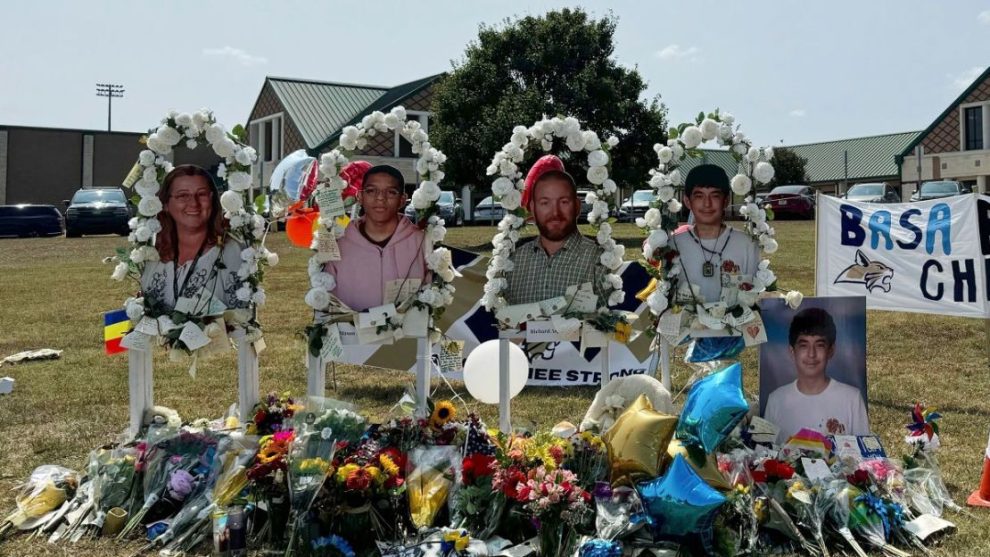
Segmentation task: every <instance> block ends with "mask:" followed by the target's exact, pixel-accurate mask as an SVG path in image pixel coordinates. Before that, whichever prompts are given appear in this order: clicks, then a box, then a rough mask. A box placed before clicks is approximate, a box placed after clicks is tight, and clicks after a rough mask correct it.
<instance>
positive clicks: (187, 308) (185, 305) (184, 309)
mask: <svg viewBox="0 0 990 557" xmlns="http://www.w3.org/2000/svg"><path fill="white" fill-rule="evenodd" d="M197 302H198V300H197V299H196V298H190V297H188V296H179V299H178V300H176V301H175V307H174V308H173V309H174V310H175V311H176V312H177V313H184V314H186V315H195V314H196V306H197Z"/></svg>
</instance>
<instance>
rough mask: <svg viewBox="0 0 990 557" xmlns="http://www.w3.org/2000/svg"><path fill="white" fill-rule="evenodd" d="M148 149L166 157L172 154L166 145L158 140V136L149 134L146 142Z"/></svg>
mask: <svg viewBox="0 0 990 557" xmlns="http://www.w3.org/2000/svg"><path fill="white" fill-rule="evenodd" d="M147 145H148V149H151V150H152V151H154V152H155V153H158V154H160V155H167V154H169V153H170V152H172V148H171V147H169V146H168V144H167V143H165V142H164V141H162V140H161V139H159V138H158V134H154V133H153V134H151V135H149V136H148V141H147Z"/></svg>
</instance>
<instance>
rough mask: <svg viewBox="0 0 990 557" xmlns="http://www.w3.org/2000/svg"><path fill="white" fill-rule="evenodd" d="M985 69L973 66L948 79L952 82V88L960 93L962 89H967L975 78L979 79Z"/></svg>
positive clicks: (984, 67)
mask: <svg viewBox="0 0 990 557" xmlns="http://www.w3.org/2000/svg"><path fill="white" fill-rule="evenodd" d="M986 69H987V67H986V66H973V67H972V68H970V69H968V70H966V71H964V72H962V73H961V74H958V75H954V76H952V75H950V76H949V79H951V80H952V88H953V89H955V90H956V91H959V92H962V91H963V90H964V89H966V88H967V87H969V86H970V85H971V84H972V83H973V81H975V80H976V78H977V77H980V74H981V73H983V71H984V70H986Z"/></svg>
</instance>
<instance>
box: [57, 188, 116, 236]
mask: <svg viewBox="0 0 990 557" xmlns="http://www.w3.org/2000/svg"><path fill="white" fill-rule="evenodd" d="M65 204H66V206H67V207H68V208H67V209H66V210H65V235H66V236H67V237H69V238H78V237H79V236H82V235H83V234H120V235H121V236H127V235H128V234H129V233H130V229H129V228H128V227H127V221H128V220H130V218H131V207H130V205H129V204H128V202H127V198H126V197H125V196H124V192H123V191H122V190H121V189H120V188H83V189H80V190H77V191H76V193H75V194H73V196H72V200H71V201H66V202H65Z"/></svg>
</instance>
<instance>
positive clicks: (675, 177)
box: [667, 169, 684, 186]
mask: <svg viewBox="0 0 990 557" xmlns="http://www.w3.org/2000/svg"><path fill="white" fill-rule="evenodd" d="M667 179H668V180H670V183H671V184H672V185H675V186H679V185H681V184H682V183H683V182H684V177H683V176H681V171H680V170H676V169H675V170H673V171H671V173H670V174H668V175H667Z"/></svg>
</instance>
